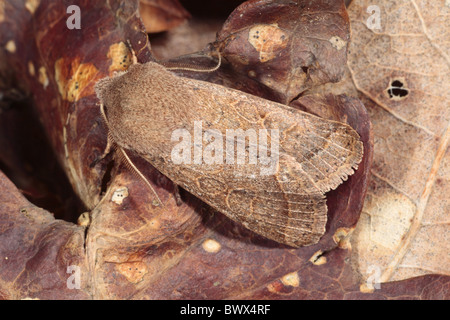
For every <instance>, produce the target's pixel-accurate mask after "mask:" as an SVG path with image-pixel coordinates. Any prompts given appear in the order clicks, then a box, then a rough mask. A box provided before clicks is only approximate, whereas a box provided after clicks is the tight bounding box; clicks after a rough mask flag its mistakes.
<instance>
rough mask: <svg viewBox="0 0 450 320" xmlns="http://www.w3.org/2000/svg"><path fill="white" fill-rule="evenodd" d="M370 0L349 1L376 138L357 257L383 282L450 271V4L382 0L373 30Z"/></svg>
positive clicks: (361, 85)
mask: <svg viewBox="0 0 450 320" xmlns="http://www.w3.org/2000/svg"><path fill="white" fill-rule="evenodd" d="M369 5H371V3H370V1H353V2H352V4H351V6H350V8H349V15H350V19H351V25H352V35H353V39H352V44H351V46H350V52H351V54H350V55H349V61H348V65H349V68H350V73H351V78H352V80H353V82H354V84H355V86H356V88H357V89H358V90H359V91H360V92H361V93H362V94H363V96H364V97H365V100H364V102H365V104H366V107H367V108H368V111H369V113H370V118H371V121H372V123H373V128H374V143H375V147H374V150H375V152H374V164H373V167H372V171H371V173H372V178H371V183H370V186H369V191H368V196H367V198H366V202H365V205H364V209H363V213H362V215H361V219H360V221H359V223H358V227H357V229H356V230H355V234H354V236H353V238H352V243H353V248H354V250H355V251H354V253H353V256H352V259H353V263H354V264H355V266H356V268H357V269H359V270H360V272H361V274H363V275H365V276H369V275H370V273H367V272H366V270H369V269H372V270H378V272H379V275H380V280H381V281H382V282H387V281H397V280H402V279H408V278H411V277H415V276H420V275H425V274H443V275H450V256H449V252H450V245H449V244H450V228H449V222H450V221H449V217H450V200H449V196H448V193H449V191H450V149H449V142H450V90H449V89H450V81H449V80H450V68H449V66H450V58H449V54H450V47H449V42H448V38H449V30H450V29H449V28H448V26H449V17H450V7H449V5H448V1H444V0H442V1H433V2H430V1H400V2H392V1H378V2H377V6H378V7H379V9H380V11H379V12H380V22H381V24H380V26H381V29H379V30H371V29H369V28H368V27H367V25H368V24H367V21H368V20H369V18H370V16H371V14H373V13H374V12H372V13H368V12H367V8H368V7H369ZM369 22H370V21H369Z"/></svg>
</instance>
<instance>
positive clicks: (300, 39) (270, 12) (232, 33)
mask: <svg viewBox="0 0 450 320" xmlns="http://www.w3.org/2000/svg"><path fill="white" fill-rule="evenodd" d="M349 39H350V34H349V21H348V16H347V12H346V10H345V6H344V3H343V1H313V2H311V1H303V0H300V1H297V2H293V1H275V0H273V1H259V0H252V1H247V2H245V3H244V4H242V5H241V6H239V7H238V8H237V9H236V10H235V11H234V12H233V13H232V14H231V15H230V17H229V18H228V20H227V21H226V22H225V24H224V26H223V28H222V30H221V31H220V32H219V34H218V38H217V43H216V46H217V47H218V48H219V50H220V51H221V53H222V55H223V56H224V57H225V58H226V59H227V60H228V61H229V62H230V63H231V65H232V66H233V68H234V69H235V71H237V72H238V73H242V74H245V75H248V76H249V77H251V78H254V79H256V80H257V81H259V82H261V83H262V84H264V85H265V86H267V87H269V88H270V89H272V90H273V91H275V92H277V93H279V94H280V96H281V97H282V100H281V101H280V102H283V103H289V102H290V101H292V100H293V99H294V98H295V97H297V96H298V95H299V94H301V93H302V92H304V91H305V90H307V89H309V88H311V87H314V86H317V85H320V84H323V83H327V82H337V81H339V80H340V79H341V77H342V75H343V72H344V70H345V68H344V67H345V61H346V55H347V45H348V41H349Z"/></svg>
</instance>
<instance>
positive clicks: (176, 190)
mask: <svg viewBox="0 0 450 320" xmlns="http://www.w3.org/2000/svg"><path fill="white" fill-rule="evenodd" d="M173 195H174V197H175V201H176V202H177V206H181V205H182V204H183V200H181V196H180V187H179V186H178V185H177V184H175V183H174V184H173Z"/></svg>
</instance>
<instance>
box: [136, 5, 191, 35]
mask: <svg viewBox="0 0 450 320" xmlns="http://www.w3.org/2000/svg"><path fill="white" fill-rule="evenodd" d="M139 13H140V16H141V18H142V21H143V22H144V25H145V29H146V30H147V32H148V33H155V32H162V31H167V30H170V29H173V28H175V27H177V26H179V25H180V24H182V23H183V22H185V21H186V20H187V19H189V18H190V17H191V15H190V14H189V12H187V11H186V10H185V9H184V8H183V6H182V5H181V4H180V2H179V1H178V0H169V1H168V0H139Z"/></svg>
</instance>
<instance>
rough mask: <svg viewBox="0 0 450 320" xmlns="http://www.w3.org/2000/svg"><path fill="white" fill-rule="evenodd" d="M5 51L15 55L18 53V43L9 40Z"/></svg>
mask: <svg viewBox="0 0 450 320" xmlns="http://www.w3.org/2000/svg"><path fill="white" fill-rule="evenodd" d="M5 49H6V50H7V51H8V52H10V53H15V52H16V49H17V48H16V43H15V42H14V41H13V40H9V41H8V42H7V43H6V46H5Z"/></svg>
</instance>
